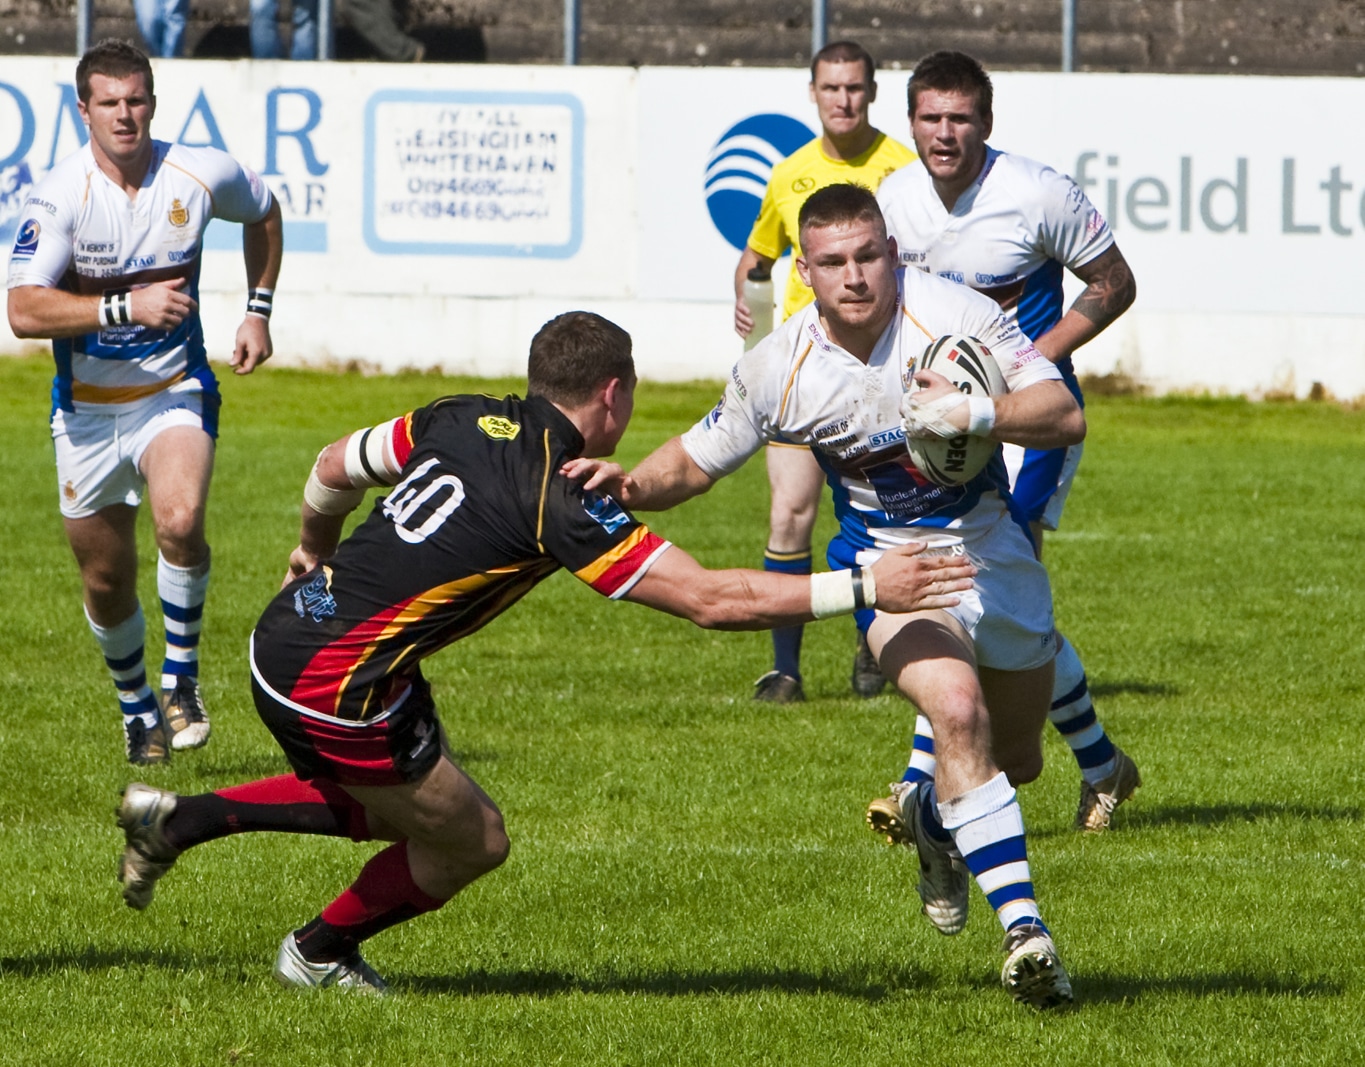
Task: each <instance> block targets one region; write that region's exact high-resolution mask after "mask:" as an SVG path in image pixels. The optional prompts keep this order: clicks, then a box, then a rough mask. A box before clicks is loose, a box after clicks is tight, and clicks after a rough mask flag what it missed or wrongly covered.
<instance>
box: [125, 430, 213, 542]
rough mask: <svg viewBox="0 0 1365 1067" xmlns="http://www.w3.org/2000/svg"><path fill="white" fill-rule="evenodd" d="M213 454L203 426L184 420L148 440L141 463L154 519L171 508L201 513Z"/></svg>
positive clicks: (211, 473) (211, 468)
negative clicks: (184, 421)
mask: <svg viewBox="0 0 1365 1067" xmlns="http://www.w3.org/2000/svg"><path fill="white" fill-rule="evenodd" d="M213 455H214V444H213V438H212V437H210V436H209V435H208V434H207V433H205V432H204V430H203V429H202V428H201V427H198V426H191V425H187V424H184V423H172V424H170V425H166V426H164V427H163V428H162V429H161V430H160V431H159V432H158V433H157V434H156V435H155V436H153V437H152V438H151V440H149V441H148V442H147V445H146V447H145V448H144V449H143V451H142V455H141V458H140V460H139V463H138V466H139V468H140V469H141V471H142V476H143V478H145V479H146V481H147V499H148V502H149V503H150V504H151V507H152V518H153V519H154V520H155V519H156V518H157V516H158V515H165V514H166V513H167V512H169V511H172V510H190V511H193V512H195V513H197V514H198V515H200V516H201V517H202V515H203V511H204V506H205V503H206V501H207V500H208V495H209V480H210V479H211V478H212V476H213Z"/></svg>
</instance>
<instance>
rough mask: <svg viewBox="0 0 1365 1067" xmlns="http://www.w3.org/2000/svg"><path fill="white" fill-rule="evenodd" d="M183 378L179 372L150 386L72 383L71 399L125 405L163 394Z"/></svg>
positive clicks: (90, 402)
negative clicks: (132, 401)
mask: <svg viewBox="0 0 1365 1067" xmlns="http://www.w3.org/2000/svg"><path fill="white" fill-rule="evenodd" d="M184 378H185V372H184V371H181V372H180V373H179V374H177V375H176V376H175V377H173V378H167V379H166V380H165V381H164V382H152V383H151V384H150V385H91V384H90V383H89V382H74V381H73V382H72V383H71V399H72V400H79V401H80V402H81V403H82V404H126V403H128V402H129V401H131V400H141V399H143V398H144V397H148V396H155V395H156V394H157V393H160V392H164V391H165V390H167V389H169V388H170V387H171V386H173V385H175V384H176V382H180V381H183V380H184Z"/></svg>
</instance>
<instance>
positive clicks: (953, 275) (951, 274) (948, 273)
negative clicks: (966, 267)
mask: <svg viewBox="0 0 1365 1067" xmlns="http://www.w3.org/2000/svg"><path fill="white" fill-rule="evenodd" d="M938 276H939V277H940V278H947V279H948V280H949V281H950V282H957V284H958V285H965V284H966V280H965V278H964V276H963V274H962V272H961V271H960V270H941V271H939V272H938Z"/></svg>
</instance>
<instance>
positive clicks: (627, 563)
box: [574, 526, 664, 596]
mask: <svg viewBox="0 0 1365 1067" xmlns="http://www.w3.org/2000/svg"><path fill="white" fill-rule="evenodd" d="M663 544H664V540H663V538H661V537H659V536H658V535H657V534H655V533H653V532H651V531H650V529H649V527H648V526H638V527H636V528H635V530H633V531H632V532H631V535H630V536H629V537H627V538H626V539H625V540H624V541H622V542H621V543H620V544H619V545H617V546H616V547H615V548H613V549H610V550H609V551H607V552H605V553H603V554H602V555H600V556H598V557H597V559H595V560H593V561H592V562H591V563H589V564H588V565H587V566H586V567H583V568H582V569H581V570H576V571H574V577H575V578H578V579H579V580H580V581H582V582H585V583H586V584H588V585H590V586H592V588H593V589H594V590H596V591H597V592H599V593H601V594H602V595H603V596H612V595H613V594H614V593H615V592H616V591H617V590H618V589H620V588H621V586H623V585H625V584H626V583H627V582H628V581H630V580H631V578H633V577H634V576H635V572H636V571H637V570H639V569H640V567H641V566H643V565H644V563H645V562H646V561H647V560H648V559H649V558H650V557H651V556H652V555H653V554H654V553H655V552H656V551H658V549H659V548H660V546H662V545H663Z"/></svg>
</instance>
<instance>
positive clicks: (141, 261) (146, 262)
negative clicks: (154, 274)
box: [123, 252, 156, 274]
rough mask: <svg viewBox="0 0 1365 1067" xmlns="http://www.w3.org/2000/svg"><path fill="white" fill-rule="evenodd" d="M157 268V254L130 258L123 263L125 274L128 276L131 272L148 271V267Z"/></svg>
mask: <svg viewBox="0 0 1365 1067" xmlns="http://www.w3.org/2000/svg"><path fill="white" fill-rule="evenodd" d="M155 266H156V253H155V252H153V253H152V254H151V255H149V256H129V257H128V258H127V259H125V260H124V261H123V272H124V273H125V274H126V273H127V272H128V271H130V270H146V269H147V268H148V267H155Z"/></svg>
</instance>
